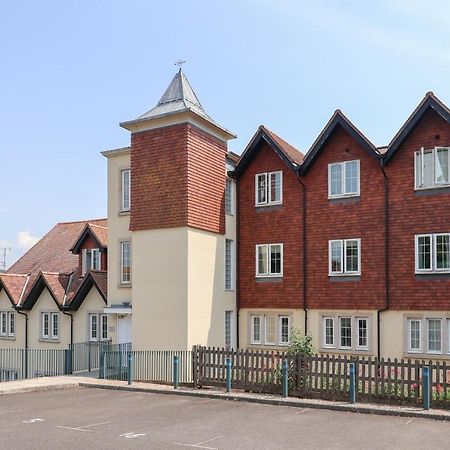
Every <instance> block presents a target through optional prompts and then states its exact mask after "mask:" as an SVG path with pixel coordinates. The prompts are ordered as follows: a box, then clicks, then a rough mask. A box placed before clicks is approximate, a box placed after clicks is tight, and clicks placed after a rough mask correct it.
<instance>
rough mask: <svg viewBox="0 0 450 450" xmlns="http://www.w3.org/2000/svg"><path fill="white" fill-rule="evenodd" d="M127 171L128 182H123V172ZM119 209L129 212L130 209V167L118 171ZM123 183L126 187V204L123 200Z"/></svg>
mask: <svg viewBox="0 0 450 450" xmlns="http://www.w3.org/2000/svg"><path fill="white" fill-rule="evenodd" d="M126 173H128V183H125V174H126ZM120 179H121V182H120V211H121V212H129V211H130V210H131V169H122V170H121V171H120ZM125 185H127V188H128V204H126V202H125Z"/></svg>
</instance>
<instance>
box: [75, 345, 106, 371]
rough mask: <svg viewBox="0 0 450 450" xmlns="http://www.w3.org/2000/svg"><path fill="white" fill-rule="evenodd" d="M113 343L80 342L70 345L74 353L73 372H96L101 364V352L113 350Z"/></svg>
mask: <svg viewBox="0 0 450 450" xmlns="http://www.w3.org/2000/svg"><path fill="white" fill-rule="evenodd" d="M113 348H114V346H113V345H112V344H111V341H92V342H78V343H75V344H71V345H69V350H71V351H72V371H73V372H82V371H88V372H90V371H91V370H96V369H98V368H99V364H100V352H101V351H102V350H103V351H106V350H111V349H113Z"/></svg>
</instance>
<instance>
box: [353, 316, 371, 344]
mask: <svg viewBox="0 0 450 450" xmlns="http://www.w3.org/2000/svg"><path fill="white" fill-rule="evenodd" d="M356 325H357V327H358V348H360V349H367V348H368V347H369V331H368V320H367V319H366V318H361V317H359V318H357V319H356Z"/></svg>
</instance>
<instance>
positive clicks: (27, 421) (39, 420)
mask: <svg viewBox="0 0 450 450" xmlns="http://www.w3.org/2000/svg"><path fill="white" fill-rule="evenodd" d="M43 421H44V419H30V420H22V422H23V423H36V422H43Z"/></svg>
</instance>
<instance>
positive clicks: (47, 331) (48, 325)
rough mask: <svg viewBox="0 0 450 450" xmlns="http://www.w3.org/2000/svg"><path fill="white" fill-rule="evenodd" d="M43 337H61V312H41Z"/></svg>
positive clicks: (54, 338)
mask: <svg viewBox="0 0 450 450" xmlns="http://www.w3.org/2000/svg"><path fill="white" fill-rule="evenodd" d="M41 338H42V339H53V340H56V339H58V338H59V313H49V312H44V313H42V314H41Z"/></svg>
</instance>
